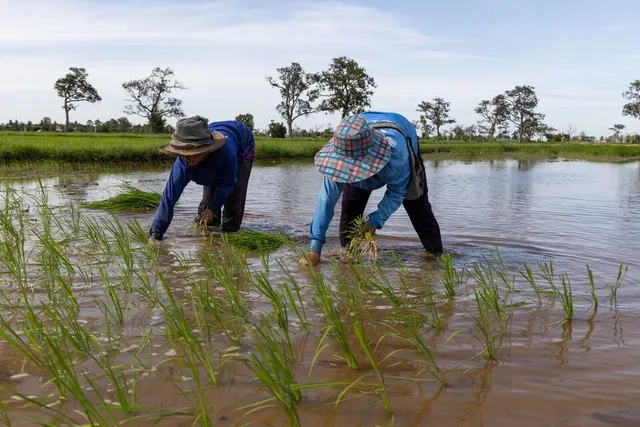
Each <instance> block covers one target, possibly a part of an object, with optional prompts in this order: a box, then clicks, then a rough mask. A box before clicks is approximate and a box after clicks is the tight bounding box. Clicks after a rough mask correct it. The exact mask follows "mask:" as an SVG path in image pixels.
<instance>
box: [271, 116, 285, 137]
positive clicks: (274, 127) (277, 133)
mask: <svg viewBox="0 0 640 427" xmlns="http://www.w3.org/2000/svg"><path fill="white" fill-rule="evenodd" d="M267 134H268V135H269V136H270V137H271V138H284V137H285V136H287V128H286V127H285V126H284V124H283V123H280V122H274V121H273V120H271V123H269V130H268V131H267Z"/></svg>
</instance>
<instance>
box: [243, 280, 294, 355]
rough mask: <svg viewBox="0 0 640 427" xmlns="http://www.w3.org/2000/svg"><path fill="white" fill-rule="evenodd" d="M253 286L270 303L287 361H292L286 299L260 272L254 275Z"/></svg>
mask: <svg viewBox="0 0 640 427" xmlns="http://www.w3.org/2000/svg"><path fill="white" fill-rule="evenodd" d="M254 277H255V281H254V282H253V283H254V286H255V287H256V288H257V289H258V291H259V292H260V293H262V295H264V296H265V297H266V298H267V299H268V300H269V302H270V303H271V308H272V309H273V314H274V316H275V318H276V323H277V324H278V327H279V330H280V332H281V334H282V335H283V340H284V344H285V348H286V352H287V357H288V358H289V360H291V361H293V359H294V354H293V345H292V344H291V338H290V336H289V309H288V307H287V302H288V301H287V297H286V296H285V295H283V293H282V292H278V291H276V290H275V289H274V288H273V286H271V282H270V281H269V277H268V275H267V274H265V273H264V272H262V271H258V272H256V273H255V275H254Z"/></svg>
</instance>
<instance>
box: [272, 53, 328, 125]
mask: <svg viewBox="0 0 640 427" xmlns="http://www.w3.org/2000/svg"><path fill="white" fill-rule="evenodd" d="M276 71H277V72H278V78H277V79H276V78H273V77H267V82H268V83H269V84H270V85H271V86H273V87H275V88H276V89H278V90H279V91H280V96H281V97H282V101H280V103H279V104H278V105H276V111H278V113H279V114H280V115H281V116H282V118H283V119H284V120H285V122H286V123H287V130H288V132H289V136H291V135H292V133H293V122H294V121H295V120H296V119H297V118H299V117H303V116H308V115H309V114H311V113H313V112H315V109H314V108H313V106H312V103H313V102H315V101H316V100H317V99H318V95H319V94H318V90H317V89H315V88H314V82H315V80H316V77H315V75H314V74H311V73H307V72H305V71H304V69H303V68H302V66H301V65H300V64H298V63H297V62H292V63H291V65H289V66H288V67H282V68H277V69H276Z"/></svg>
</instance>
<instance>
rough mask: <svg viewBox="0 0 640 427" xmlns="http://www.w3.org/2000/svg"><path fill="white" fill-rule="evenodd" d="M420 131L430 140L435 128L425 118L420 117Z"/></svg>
mask: <svg viewBox="0 0 640 427" xmlns="http://www.w3.org/2000/svg"><path fill="white" fill-rule="evenodd" d="M420 131H421V132H422V137H423V138H425V139H427V138H429V137H430V136H431V132H433V127H432V126H431V125H430V124H429V122H428V121H427V119H426V118H425V117H424V116H420Z"/></svg>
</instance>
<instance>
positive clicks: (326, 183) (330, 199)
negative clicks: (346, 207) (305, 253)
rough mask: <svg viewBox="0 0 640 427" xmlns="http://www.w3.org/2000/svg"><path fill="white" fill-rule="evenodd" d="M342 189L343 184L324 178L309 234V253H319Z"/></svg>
mask: <svg viewBox="0 0 640 427" xmlns="http://www.w3.org/2000/svg"><path fill="white" fill-rule="evenodd" d="M343 188H344V185H343V184H339V183H337V182H335V181H331V180H330V179H329V178H326V177H325V178H324V179H323V181H322V187H321V189H320V195H319V196H318V201H317V203H316V210H315V213H314V215H313V221H312V222H311V227H310V232H309V251H313V252H317V253H321V251H322V246H323V245H324V244H325V238H326V235H327V229H328V228H329V223H331V220H332V219H333V214H334V210H335V206H336V203H337V202H338V199H339V198H340V195H341V194H342V189H343Z"/></svg>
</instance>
